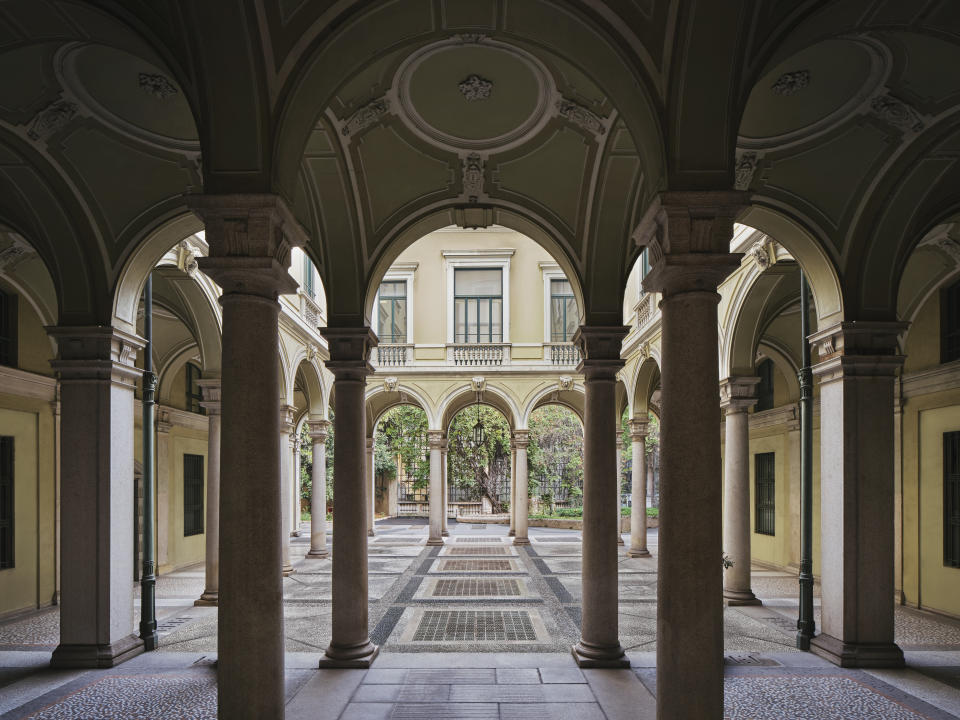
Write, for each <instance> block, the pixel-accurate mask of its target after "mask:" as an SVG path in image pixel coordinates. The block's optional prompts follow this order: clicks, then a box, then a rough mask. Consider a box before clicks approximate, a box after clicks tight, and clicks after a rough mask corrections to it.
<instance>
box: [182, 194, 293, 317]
mask: <svg viewBox="0 0 960 720" xmlns="http://www.w3.org/2000/svg"><path fill="white" fill-rule="evenodd" d="M187 203H188V205H189V206H190V209H191V210H193V212H194V213H196V215H198V216H199V217H200V218H201V219H202V220H203V222H204V226H205V230H206V240H207V243H209V245H210V256H209V257H205V258H203V257H201V258H198V259H197V264H198V265H199V267H200V269H201V270H202V271H203V272H204V273H206V274H207V275H209V276H210V277H211V278H213V280H214V281H215V282H216V283H217V284H218V285H220V287H221V288H223V293H224V295H230V294H234V293H238V294H245V295H259V296H262V297H266V298H272V299H276V298H277V296H278V295H282V294H287V293H295V292H296V291H297V283H296V281H295V280H294V279H293V278H292V277H290V275H289V274H288V273H287V268H289V267H290V248H291V247H295V246H296V247H299V246H302V245H304V244H305V243H306V241H307V233H306V231H305V230H304V229H303V226H301V225H300V223H299V222H297V220H296V219H295V218H294V216H293V213H291V212H290V209H289V208H288V207H287V204H286V202H285V201H284V200H283V198H281V197H280V196H279V195H270V194H235V195H188V196H187Z"/></svg>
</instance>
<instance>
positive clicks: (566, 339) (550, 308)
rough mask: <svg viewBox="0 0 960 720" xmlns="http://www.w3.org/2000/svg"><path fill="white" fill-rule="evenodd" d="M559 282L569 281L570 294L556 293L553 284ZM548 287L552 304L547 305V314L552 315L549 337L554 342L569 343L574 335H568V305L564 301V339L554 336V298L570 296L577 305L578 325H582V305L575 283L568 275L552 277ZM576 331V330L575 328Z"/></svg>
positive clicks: (575, 305)
mask: <svg viewBox="0 0 960 720" xmlns="http://www.w3.org/2000/svg"><path fill="white" fill-rule="evenodd" d="M558 282H565V283H567V285H569V286H570V293H569V294H563V295H556V294H554V292H553V284H554V283H558ZM548 288H549V291H550V304H549V305H548V306H547V308H548V309H547V313H546V314H547V315H549V316H550V317H549V323H550V326H549V331H550V335H549V338H550V339H549V342H552V343H568V342H572V341H573V336H572V335H571V336H570V337H566V327H567V323H566V320H567V307H566V303H564V307H563V323H562V325H563V327H564V337H563V338H562V339H560V340H558V339H557V338H556V337H555V336H554V332H553V320H554V317H553V300H554V298H564V299H568V298H569V299H571V300H573V305H574V307H575V308H576V310H577V325H578V326H579V325H580V306H579V305H578V304H577V296H576V294H575V293H574V292H573V283H571V282H570V280H568V279H567V276H566V275H564V276H563V277H552V278H550V280H549V281H548ZM574 332H576V330H574Z"/></svg>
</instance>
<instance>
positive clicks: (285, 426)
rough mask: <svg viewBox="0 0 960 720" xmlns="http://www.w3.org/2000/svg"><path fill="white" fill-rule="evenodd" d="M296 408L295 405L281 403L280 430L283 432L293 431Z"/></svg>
mask: <svg viewBox="0 0 960 720" xmlns="http://www.w3.org/2000/svg"><path fill="white" fill-rule="evenodd" d="M296 410H297V409H296V408H295V407H294V406H293V405H281V406H280V432H281V433H291V432H293V414H294V412H296Z"/></svg>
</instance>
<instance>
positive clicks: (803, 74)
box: [770, 70, 810, 97]
mask: <svg viewBox="0 0 960 720" xmlns="http://www.w3.org/2000/svg"><path fill="white" fill-rule="evenodd" d="M809 84H810V71H809V70H794V71H793V72H787V73H784V74H783V75H781V76H780V77H778V78H777V81H776V82H775V83H774V84H773V85H771V86H770V89H771V90H772V91H773V94H774V95H783V96H784V97H789V96H791V95H796V94H797V93H798V92H800V91H801V90H803V89H804V88H805V87H806V86H807V85H809Z"/></svg>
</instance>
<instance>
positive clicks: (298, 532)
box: [290, 530, 300, 537]
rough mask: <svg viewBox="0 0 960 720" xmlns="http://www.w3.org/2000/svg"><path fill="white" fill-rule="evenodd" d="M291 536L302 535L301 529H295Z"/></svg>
mask: <svg viewBox="0 0 960 720" xmlns="http://www.w3.org/2000/svg"><path fill="white" fill-rule="evenodd" d="M290 537H300V531H299V530H293V531H292V532H291V533H290Z"/></svg>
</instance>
